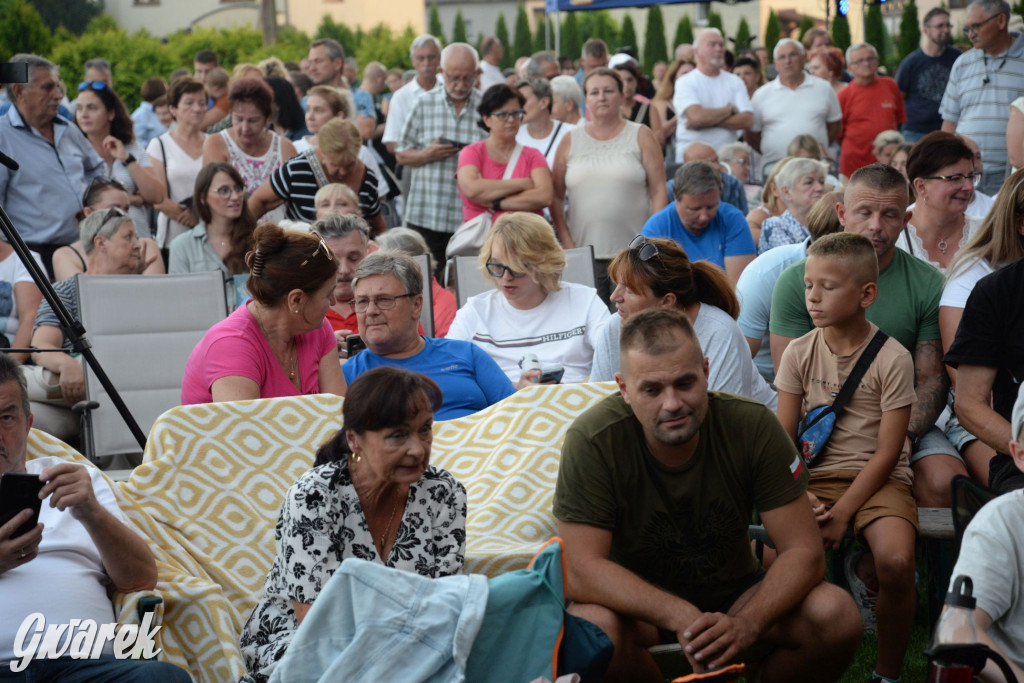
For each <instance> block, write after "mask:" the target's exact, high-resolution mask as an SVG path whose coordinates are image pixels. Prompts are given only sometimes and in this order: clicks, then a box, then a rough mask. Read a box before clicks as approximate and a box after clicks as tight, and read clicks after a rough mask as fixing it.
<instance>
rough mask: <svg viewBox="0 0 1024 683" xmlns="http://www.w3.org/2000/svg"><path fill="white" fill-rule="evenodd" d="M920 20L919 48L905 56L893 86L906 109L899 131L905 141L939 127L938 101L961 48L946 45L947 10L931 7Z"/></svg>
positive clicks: (939, 101) (913, 139)
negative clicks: (898, 89) (898, 90)
mask: <svg viewBox="0 0 1024 683" xmlns="http://www.w3.org/2000/svg"><path fill="white" fill-rule="evenodd" d="M921 23H922V29H923V30H922V33H923V35H922V36H921V47H920V48H919V49H917V50H914V51H913V52H911V53H910V54H909V55H907V57H906V59H904V60H903V62H902V63H900V69H899V71H897V72H896V85H898V86H899V88H900V92H901V93H902V94H903V100H904V102H905V104H906V111H907V121H906V123H904V124H903V125H902V126H901V127H900V130H901V131H902V133H903V137H904V138H906V140H907V142H917V141H918V140H920V139H921V138H922V137H924V136H925V135H926V134H928V133H931V132H932V131H936V130H939V129H940V128H941V127H942V116H941V115H940V114H939V104H940V103H941V102H942V94H943V93H944V92H945V91H946V82H947V81H948V80H949V72H950V69H952V68H953V62H955V61H956V58H957V57H959V56H960V50H957V49H956V48H955V47H951V46H950V45H949V37H950V33H951V31H952V28H953V25H952V24H950V22H949V10H947V9H945V8H944V7H933V8H932V9H931V10H929V11H928V14H926V15H924V21H923V22H921Z"/></svg>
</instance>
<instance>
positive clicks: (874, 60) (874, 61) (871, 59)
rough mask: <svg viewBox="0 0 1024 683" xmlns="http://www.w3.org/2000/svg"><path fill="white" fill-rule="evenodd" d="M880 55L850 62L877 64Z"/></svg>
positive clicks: (856, 64) (857, 64) (853, 64)
mask: <svg viewBox="0 0 1024 683" xmlns="http://www.w3.org/2000/svg"><path fill="white" fill-rule="evenodd" d="M877 63H878V57H865V58H864V59H858V60H857V61H856V62H850V66H860V65H862V64H877Z"/></svg>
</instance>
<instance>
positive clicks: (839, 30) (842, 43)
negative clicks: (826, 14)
mask: <svg viewBox="0 0 1024 683" xmlns="http://www.w3.org/2000/svg"><path fill="white" fill-rule="evenodd" d="M851 43H852V38H850V22H849V20H848V19H847V18H846V15H843V14H840V15H837V16H836V18H835V19H833V20H832V44H833V45H835V46H836V47H838V48H839V49H840V50H842V51H843V52H846V48H848V47H850V45H851Z"/></svg>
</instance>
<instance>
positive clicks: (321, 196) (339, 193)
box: [313, 183, 360, 214]
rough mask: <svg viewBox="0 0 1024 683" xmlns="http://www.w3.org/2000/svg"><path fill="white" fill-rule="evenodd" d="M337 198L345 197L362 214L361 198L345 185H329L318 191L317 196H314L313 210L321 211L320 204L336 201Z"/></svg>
mask: <svg viewBox="0 0 1024 683" xmlns="http://www.w3.org/2000/svg"><path fill="white" fill-rule="evenodd" d="M335 197H344V198H345V199H347V200H348V201H349V202H350V203H351V204H352V206H354V207H356V213H357V214H358V213H360V208H359V197H357V196H356V193H355V191H354V190H353V189H352V188H351V187H349V186H348V185H345V184H343V183H328V184H326V185H324V186H323V187H321V188H320V189H319V190H317V191H316V194H315V195H313V208H314V209H319V208H320V202H323V201H326V200H328V199H334V198H335Z"/></svg>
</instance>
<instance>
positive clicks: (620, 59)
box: [608, 52, 637, 69]
mask: <svg viewBox="0 0 1024 683" xmlns="http://www.w3.org/2000/svg"><path fill="white" fill-rule="evenodd" d="M627 62H632V64H633V66H637V61H636V60H635V59H633V58H632V57H630V56H629V55H627V54H626V53H625V52H620V53H618V54H615V55H612V58H611V59H609V60H608V68H609V69H614V68H615V67H617V66H618V65H620V64H626V63H627Z"/></svg>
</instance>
